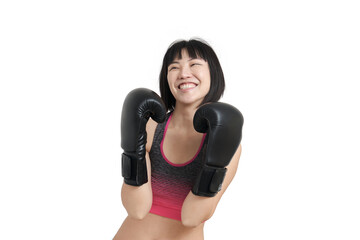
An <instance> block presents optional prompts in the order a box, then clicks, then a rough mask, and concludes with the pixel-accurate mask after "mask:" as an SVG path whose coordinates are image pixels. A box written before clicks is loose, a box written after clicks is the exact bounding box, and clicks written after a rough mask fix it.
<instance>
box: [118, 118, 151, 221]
mask: <svg viewBox="0 0 360 240" xmlns="http://www.w3.org/2000/svg"><path fill="white" fill-rule="evenodd" d="M156 126H157V123H156V122H155V121H154V120H152V119H151V118H150V119H149V121H148V122H147V124H146V132H147V133H148V134H147V141H146V166H147V173H148V174H147V175H148V178H149V181H148V182H147V183H145V184H143V185H142V186H139V187H135V186H131V185H128V184H126V183H123V186H122V189H121V200H122V204H123V206H124V207H125V209H126V211H127V213H128V215H129V216H130V217H132V218H135V219H143V218H144V217H145V216H146V215H147V214H148V212H149V211H150V209H151V205H152V189H151V162H150V157H149V152H150V149H151V146H152V141H153V138H154V133H155V129H156Z"/></svg>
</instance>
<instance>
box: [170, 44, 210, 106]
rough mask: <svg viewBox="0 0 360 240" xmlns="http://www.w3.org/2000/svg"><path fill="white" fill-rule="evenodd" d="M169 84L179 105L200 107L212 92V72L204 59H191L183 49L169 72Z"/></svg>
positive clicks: (171, 64)
mask: <svg viewBox="0 0 360 240" xmlns="http://www.w3.org/2000/svg"><path fill="white" fill-rule="evenodd" d="M167 71H168V72H167V78H168V84H169V88H170V91H171V93H172V94H173V96H174V98H175V99H176V102H177V103H181V104H186V105H191V104H197V105H199V104H200V103H201V102H202V100H203V99H204V97H205V96H206V94H207V93H208V92H209V90H210V70H209V65H208V63H207V62H206V61H205V60H204V59H202V58H191V57H190V56H189V54H188V52H187V51H186V50H185V49H183V50H182V51H181V58H180V59H179V58H175V59H174V60H173V61H172V62H171V63H170V65H169V66H168V70H167Z"/></svg>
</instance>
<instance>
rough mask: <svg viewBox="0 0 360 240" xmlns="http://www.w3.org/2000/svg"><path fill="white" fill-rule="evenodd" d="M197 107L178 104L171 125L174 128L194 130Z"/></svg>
mask: <svg viewBox="0 0 360 240" xmlns="http://www.w3.org/2000/svg"><path fill="white" fill-rule="evenodd" d="M196 110H197V107H196V106H195V105H191V106H188V105H184V104H181V103H176V107H175V109H174V112H173V115H172V118H171V123H172V126H173V127H174V128H181V129H182V130H185V129H192V130H193V129H194V126H193V119H194V115H195V112H196Z"/></svg>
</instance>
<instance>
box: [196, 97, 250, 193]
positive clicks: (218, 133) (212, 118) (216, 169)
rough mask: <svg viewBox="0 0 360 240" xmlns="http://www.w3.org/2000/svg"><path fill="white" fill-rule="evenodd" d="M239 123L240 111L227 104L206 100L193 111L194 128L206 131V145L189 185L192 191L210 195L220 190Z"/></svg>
mask: <svg viewBox="0 0 360 240" xmlns="http://www.w3.org/2000/svg"><path fill="white" fill-rule="evenodd" d="M243 123H244V118H243V116H242V114H241V112H240V111H239V110H238V109H236V108H235V107H233V106H231V105H230V104H226V103H220V102H215V103H207V104H205V105H202V106H201V107H200V108H199V109H198V110H197V111H196V113H195V115H194V119H193V124H194V128H195V130H196V131H198V132H201V133H207V136H206V137H207V142H206V143H207V148H206V153H205V161H204V166H203V168H202V170H201V171H200V173H199V175H198V177H197V179H196V181H195V184H194V185H193V188H192V192H193V193H194V194H195V195H198V196H204V197H213V196H215V195H216V194H217V193H218V192H219V191H220V190H221V186H222V183H223V181H224V178H225V174H226V171H227V169H226V166H227V165H228V164H229V163H230V161H231V159H232V157H233V156H234V154H235V152H236V150H237V148H238V147H239V144H240V142H241V137H242V126H243Z"/></svg>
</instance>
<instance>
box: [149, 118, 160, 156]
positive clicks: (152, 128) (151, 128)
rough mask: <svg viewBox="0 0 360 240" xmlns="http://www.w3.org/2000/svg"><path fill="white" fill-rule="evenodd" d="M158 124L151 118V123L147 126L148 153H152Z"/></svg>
mask: <svg viewBox="0 0 360 240" xmlns="http://www.w3.org/2000/svg"><path fill="white" fill-rule="evenodd" d="M157 125H158V123H157V122H155V121H154V120H152V119H151V118H149V121H148V122H147V124H146V133H147V142H146V151H147V152H150V149H151V146H152V141H153V139H154V134H155V130H156V127H157Z"/></svg>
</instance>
